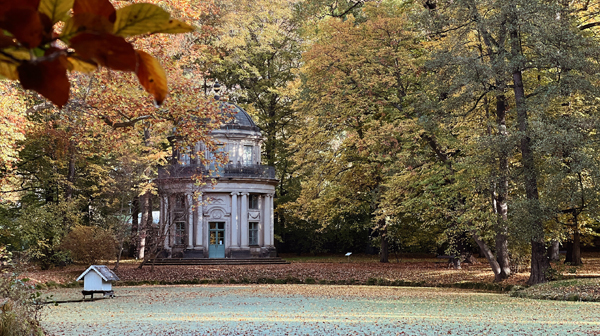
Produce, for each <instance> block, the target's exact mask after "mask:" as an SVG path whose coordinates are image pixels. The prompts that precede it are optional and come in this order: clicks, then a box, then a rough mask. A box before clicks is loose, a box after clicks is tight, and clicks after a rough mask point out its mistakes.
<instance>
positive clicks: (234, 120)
mask: <svg viewBox="0 0 600 336" xmlns="http://www.w3.org/2000/svg"><path fill="white" fill-rule="evenodd" d="M221 109H222V111H223V112H224V113H225V115H226V116H227V117H229V118H230V120H229V121H228V122H227V123H225V124H223V126H221V129H244V130H249V131H256V132H260V128H259V127H258V126H256V124H255V123H254V121H253V120H252V117H250V115H249V114H248V112H246V111H244V109H242V108H241V107H239V106H237V105H236V104H233V103H228V102H222V103H221Z"/></svg>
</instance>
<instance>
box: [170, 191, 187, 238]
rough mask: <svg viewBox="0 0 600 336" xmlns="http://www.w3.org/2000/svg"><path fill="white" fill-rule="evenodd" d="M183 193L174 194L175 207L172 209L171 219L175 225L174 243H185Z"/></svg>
mask: <svg viewBox="0 0 600 336" xmlns="http://www.w3.org/2000/svg"><path fill="white" fill-rule="evenodd" d="M185 213H186V211H185V195H183V194H179V195H176V196H175V209H174V211H173V220H174V223H173V224H174V226H175V230H174V231H175V232H174V234H175V237H174V238H175V239H174V242H173V243H174V244H175V245H183V244H185V226H186V225H185V224H186V222H185Z"/></svg>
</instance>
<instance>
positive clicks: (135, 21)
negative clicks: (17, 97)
mask: <svg viewBox="0 0 600 336" xmlns="http://www.w3.org/2000/svg"><path fill="white" fill-rule="evenodd" d="M69 13H72V15H70V14H69ZM58 22H60V23H61V24H59V25H56V23H58ZM56 26H62V30H61V31H57V30H55V27H56ZM0 29H1V30H0V78H8V79H10V80H18V81H20V82H21V85H22V86H23V88H25V89H29V90H34V91H36V92H38V93H39V94H41V95H42V96H44V97H45V98H47V99H48V100H50V101H51V102H52V103H54V104H55V105H57V106H59V107H63V106H64V105H65V104H66V103H67V101H68V100H69V90H70V87H71V85H70V82H69V78H68V76H67V73H68V71H78V72H83V73H89V72H92V71H94V70H96V69H97V68H98V67H101V66H102V67H107V68H109V69H113V70H118V71H130V72H135V74H136V75H137V78H138V80H139V82H140V84H141V85H142V86H143V87H144V89H146V91H147V92H148V93H150V94H151V95H152V96H153V97H154V100H155V102H156V104H157V105H160V104H162V102H163V101H164V100H165V98H166V95H167V92H168V88H167V79H166V75H165V72H164V70H163V68H162V67H161V65H160V64H159V63H158V61H157V60H156V59H155V58H154V57H153V56H151V55H149V54H147V53H146V52H144V51H142V50H136V49H134V47H133V45H132V44H131V43H130V42H128V41H127V40H126V39H125V38H127V37H131V36H137V35H147V34H156V33H167V34H176V33H186V32H191V31H193V30H194V28H193V27H192V26H190V25H188V24H186V23H184V22H181V21H178V20H174V19H171V17H170V14H169V13H168V12H166V11H165V10H163V9H162V8H160V7H158V6H156V5H153V4H147V3H140V4H132V5H129V6H126V7H123V8H120V9H115V8H114V7H113V5H112V4H111V3H110V2H109V1H108V0H74V1H73V0H22V1H13V0H0Z"/></svg>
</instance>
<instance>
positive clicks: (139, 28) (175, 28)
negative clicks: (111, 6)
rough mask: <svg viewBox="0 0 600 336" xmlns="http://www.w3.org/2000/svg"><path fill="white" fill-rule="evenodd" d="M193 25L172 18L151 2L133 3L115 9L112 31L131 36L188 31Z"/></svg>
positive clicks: (119, 34)
mask: <svg viewBox="0 0 600 336" xmlns="http://www.w3.org/2000/svg"><path fill="white" fill-rule="evenodd" d="M193 30H194V27H192V26H190V25H188V24H186V23H184V22H181V21H178V20H172V19H171V15H170V14H169V13H167V12H166V11H165V10H163V9H162V8H160V7H158V6H156V5H152V4H133V5H130V6H127V7H124V8H121V9H119V10H118V11H117V21H116V22H115V27H114V31H113V33H114V34H115V35H118V36H123V37H127V36H133V35H143V34H155V33H168V34H177V33H188V32H191V31H193Z"/></svg>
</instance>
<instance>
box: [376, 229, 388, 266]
mask: <svg viewBox="0 0 600 336" xmlns="http://www.w3.org/2000/svg"><path fill="white" fill-rule="evenodd" d="M378 224H379V225H378V226H379V262H382V263H387V262H389V260H388V258H389V243H388V236H387V227H386V225H385V218H382V219H380V220H379V223H378Z"/></svg>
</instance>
